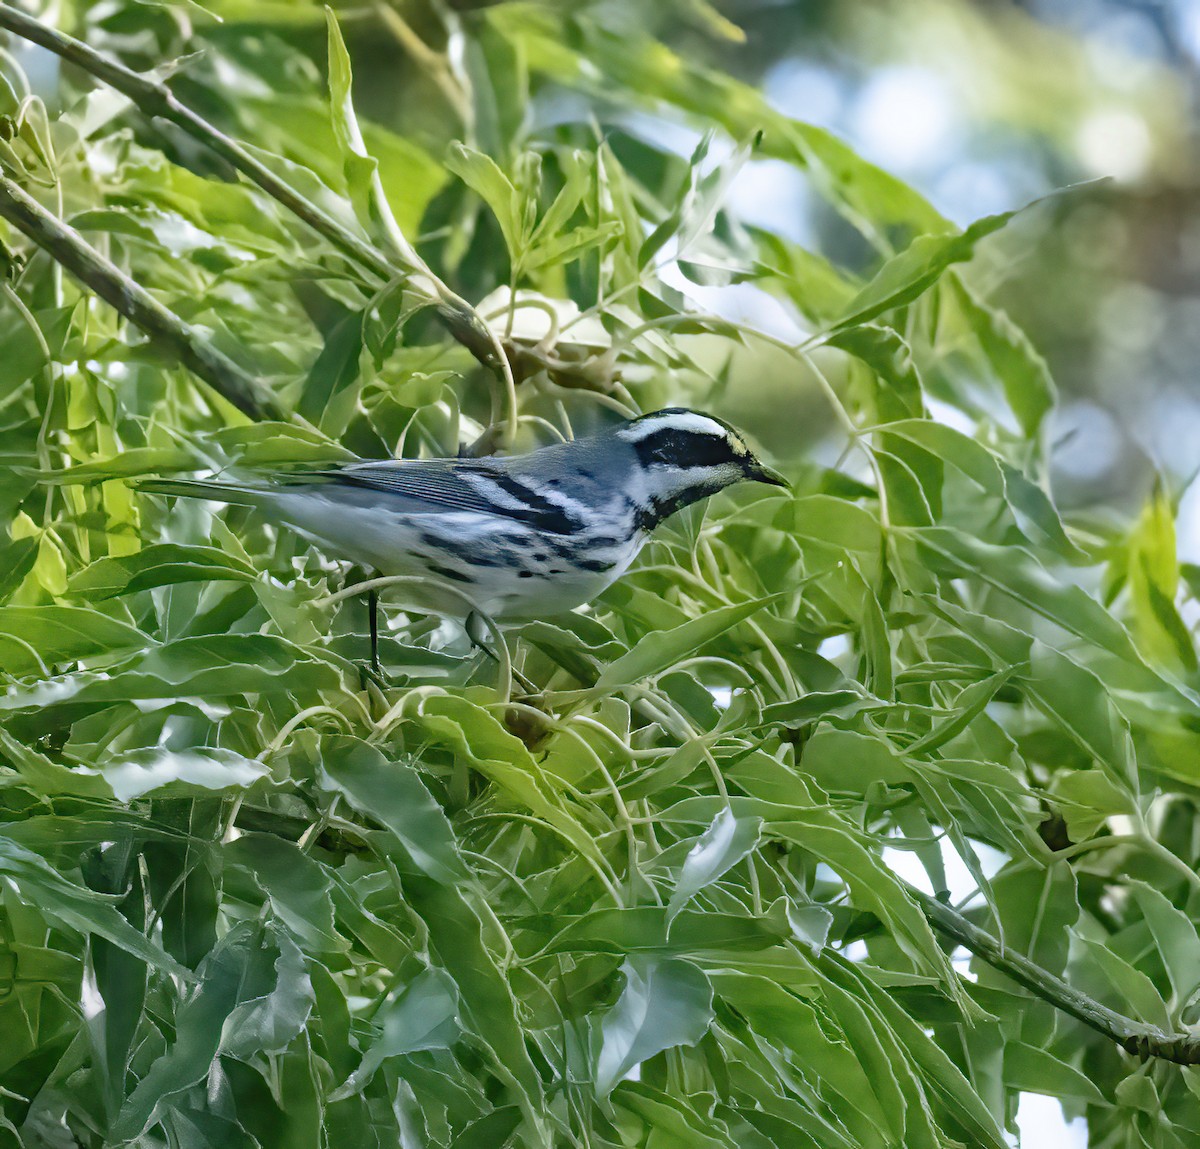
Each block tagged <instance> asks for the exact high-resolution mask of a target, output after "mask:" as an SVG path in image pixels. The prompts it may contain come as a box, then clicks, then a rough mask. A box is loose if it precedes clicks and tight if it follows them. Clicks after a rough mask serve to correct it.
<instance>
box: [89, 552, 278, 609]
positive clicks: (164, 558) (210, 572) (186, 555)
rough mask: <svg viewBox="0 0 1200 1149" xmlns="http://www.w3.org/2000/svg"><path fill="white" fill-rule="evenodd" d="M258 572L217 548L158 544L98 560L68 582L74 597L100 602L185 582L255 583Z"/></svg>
mask: <svg viewBox="0 0 1200 1149" xmlns="http://www.w3.org/2000/svg"><path fill="white" fill-rule="evenodd" d="M257 577H258V573H257V572H256V571H255V570H254V568H253V567H251V566H248V565H247V564H245V563H243V562H242V561H241V560H240V559H239V558H238V557H237V556H236V555H230V554H228V553H227V552H225V551H223V550H219V549H218V548H216V547H205V546H184V545H182V544H180V543H156V544H152V545H151V546H148V547H143V548H142V549H141V550H137V551H134V552H133V553H132V554H128V555H111V556H109V557H107V558H102V559H97V560H96V561H95V562H94V563H89V564H88V565H87V566H86V567H83V568H82V569H81V570H78V571H76V572H75V573H74V574H73V575H71V577H70V578H69V579H68V580H67V589H68V591H69V592H70V593H71V594H74V595H79V596H80V597H82V598H87V599H92V600H93V601H98V600H101V599H106V598H115V597H117V596H118V595H124V594H134V593H136V592H137V591H140V590H149V589H150V588H151V587H156V586H168V585H170V584H173V583H181V582H201V581H203V582H207V581H210V580H232V581H235V582H253V581H254V580H255V579H256V578H257Z"/></svg>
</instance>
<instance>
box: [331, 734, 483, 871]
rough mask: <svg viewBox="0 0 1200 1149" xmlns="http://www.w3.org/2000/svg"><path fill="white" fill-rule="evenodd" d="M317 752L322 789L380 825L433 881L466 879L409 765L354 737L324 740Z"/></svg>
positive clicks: (439, 814) (446, 826) (445, 826)
mask: <svg viewBox="0 0 1200 1149" xmlns="http://www.w3.org/2000/svg"><path fill="white" fill-rule="evenodd" d="M321 750H322V753H321V770H322V776H323V784H324V785H325V786H326V788H327V789H331V790H335V791H337V792H339V793H341V794H343V795H344V796H345V797H346V799H347V800H348V801H349V802H350V804H351V805H352V806H353V807H354V808H355V809H357V810H360V811H361V812H362V813H364V814H367V815H368V816H370V817H371V818H373V819H375V820H376V821H378V822H379V823H381V824H382V825H383V826H385V827H386V828H387V829H388V831H389V832H390V833H391V834H392V835H394V837H395V839H396V841H397V842H398V843H399V844H400V845H401V846H402V847H403V848H404V851H405V853H406V854H407V855H408V857H409V858H411V860H412V863H413V865H415V866H416V867H417V868H418V869H419V870H421V871H422V872H423V873H425V874H427V875H428V876H429V877H431V878H433V879H434V880H435V881H438V882H444V883H451V884H452V883H455V882H459V881H462V880H463V879H464V878H465V876H466V871H465V869H464V867H463V863H462V858H461V857H460V856H459V853H458V847H457V844H456V842H455V838H454V831H453V830H452V829H451V828H450V823H449V821H448V820H447V818H446V815H445V813H444V812H443V810H442V808H441V807H440V806H439V805H438V804H437V802H435V801H434V799H433V796H432V795H431V794H430V793H429V790H428V788H427V787H426V785H425V783H424V782H423V781H422V780H421V776H420V775H419V774H418V773H417V771H416V769H415V768H414V767H413V766H412V765H411V764H409V763H408V762H406V761H396V760H391V759H389V758H387V757H385V756H384V754H382V753H381V752H380V751H379V750H377V749H376V748H375V747H373V746H371V745H369V744H368V743H366V742H363V741H361V740H360V739H357V738H350V737H333V738H327V739H324V740H323V741H322V744H321Z"/></svg>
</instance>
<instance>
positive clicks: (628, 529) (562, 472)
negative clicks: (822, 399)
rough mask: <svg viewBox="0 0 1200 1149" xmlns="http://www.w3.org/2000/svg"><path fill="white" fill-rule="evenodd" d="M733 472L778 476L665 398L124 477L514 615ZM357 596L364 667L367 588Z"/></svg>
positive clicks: (564, 587) (583, 594)
mask: <svg viewBox="0 0 1200 1149" xmlns="http://www.w3.org/2000/svg"><path fill="white" fill-rule="evenodd" d="M744 479H752V480H754V481H756V482H760V483H770V484H774V485H776V486H781V487H786V486H787V485H788V483H787V480H786V479H785V478H784V477H783V476H782V475H780V474H779V473H778V472H777V471H774V470H772V469H771V468H770V467H768V466H766V465H764V464H763V463H761V462H760V461H759V460H758V459H757V458H755V456H754V454H753V452H751V450H750V448H749V447H748V446H747V445H746V443H745V441H744V440H743V439H742V437H741V435H740V434H739V433H738V432H737V431H736V430H734V428H733V427H731V426H729V424H728V423H725V422H723V421H722V420H720V419H717V418H714V417H713V416H711V415H705V414H701V413H700V412H698V411H691V410H688V409H686V408H683V407H671V408H667V409H666V410H662V411H655V412H653V413H652V414H649V415H643V416H641V417H640V418H637V419H631V420H629V421H628V422H625V423H622V424H620V425H618V426H616V427H613V428H610V429H608V430H605V431H601V432H600V433H598V434H595V435H589V436H587V437H586V438H579V439H573V440H571V441H569V442H565V443H557V444H554V445H553V446H549V447H542V448H540V449H538V450H536V451H532V452H530V453H529V454H526V455H514V456H508V457H499V458H497V457H486V458H476V459H471V458H466V459H388V460H382V461H362V462H353V463H343V464H340V465H337V466H333V467H327V468H323V469H320V470H300V471H294V470H289V471H281V472H275V473H272V474H269V475H263V476H254V477H248V478H246V479H245V480H244V481H243V480H240V479H238V480H230V481H226V480H223V479H222V480H218V479H143V480H141V481H139V482H138V483H136V486H137V488H138V489H139V490H142V491H146V492H150V493H153V494H161V495H184V496H190V497H193V498H201V499H212V500H214V501H217V502H223V503H229V504H233V505H238V506H250V507H256V508H258V509H259V510H260V511H262V512H263V513H265V514H266V515H268V516H269V517H270V518H272V519H273V520H275V521H277V522H279V523H282V524H284V525H285V526H288V527H290V528H291V529H292V530H294V531H296V532H297V533H299V534H300V535H302V536H304V537H305V538H308V539H310V540H312V541H313V542H315V543H317V544H318V546H320V547H322V549H324V550H326V551H327V552H328V553H329V554H330V555H331V556H333V557H335V558H341V559H350V560H352V561H354V562H358V563H361V564H363V565H364V566H367V567H373V568H375V569H376V570H378V571H380V572H381V573H382V574H386V575H410V576H413V575H415V576H423V577H426V578H428V579H430V580H433V581H434V582H441V583H443V584H448V585H450V586H453V587H456V588H457V589H458V590H459V591H460V592H461V593H462V594H463V595H464V596H465V597H466V598H467V599H468V600H469V601H470V602H471V603H473V604H474V606H475V607H476V608H477V609H478V610H480V611H482V612H484V613H485V614H488V615H490V616H492V617H493V618H504V619H527V618H534V617H537V618H541V617H547V616H553V615H555V614H559V613H564V612H566V611H569V610H571V609H572V608H574V607H577V606H579V605H580V604H581V603H584V602H588V601H590V600H591V599H592V598H593V597H595V596H596V595H597V594H599V593H600V591H602V590H603V589H604V588H605V587H607V586H608V585H609V584H610V583H611V582H613V581H614V580H615V579H617V578H618V577H620V575H622V574H623V573H624V572H625V571H626V569H628V567H629V564H630V563H631V562H632V561H633V559H634V557H635V556H636V555H637V553H638V551H639V550H640V549H641V547H642V545H643V543H645V541H646V539H647V537H648V535H649V533H650V532H651V531H652V530H653V529H654V528H655V527H656V526H658V524H659V523H661V522H662V521H663V520H664V519H666V518H667V517H668V516H670V515H673V514H674V513H675V512H676V511H678V510H681V509H682V508H684V507H686V506H689V505H691V504H692V503H695V502H697V501H698V500H700V499H703V498H706V497H708V496H709V495H713V494H716V493H717V492H718V491H721V490H723V489H724V488H725V487H728V486H731V485H732V484H734V483H737V482H741V481H742V480H744ZM370 606H371V637H372V662H373V663H374V664H376V666H377V657H376V651H377V639H376V625H375V621H376V620H375V608H376V602H375V599H374V596H372V598H371V602H370Z"/></svg>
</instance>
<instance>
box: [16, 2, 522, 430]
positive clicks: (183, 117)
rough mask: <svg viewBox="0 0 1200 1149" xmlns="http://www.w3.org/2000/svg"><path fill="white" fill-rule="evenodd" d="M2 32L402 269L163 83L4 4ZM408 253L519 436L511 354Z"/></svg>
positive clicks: (339, 237) (360, 251)
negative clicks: (496, 382) (495, 388)
mask: <svg viewBox="0 0 1200 1149" xmlns="http://www.w3.org/2000/svg"><path fill="white" fill-rule="evenodd" d="M0 28H5V29H7V30H8V31H10V32H13V33H15V34H16V35H18V36H20V37H21V38H22V39H25V40H29V41H30V42H31V43H34V44H38V45H39V46H41V47H43V48H46V49H47V50H48V51H51V52H53V53H54V54H55V55H57V56H60V57H62V59H64V60H66V61H68V62H69V63H71V64H74V65H76V66H77V67H79V68H82V69H83V70H84V71H85V72H88V73H89V74H90V75H92V76H94V77H95V78H96V79H98V80H101V81H102V82H103V83H105V84H108V85H109V86H110V87H112V88H115V89H116V90H117V91H118V92H121V93H122V94H123V95H125V96H128V97H129V99H131V100H132V101H133V102H134V104H135V105H136V106H137V107H138V108H139V109H140V111H141V112H142V113H143V114H144V115H146V116H149V117H154V116H157V117H160V118H161V119H164V120H168V121H170V122H171V123H173V124H175V125H176V126H177V127H179V128H181V129H182V130H183V131H185V132H187V134H188V135H190V136H192V137H193V138H194V139H196V140H199V141H200V142H201V143H202V144H204V145H206V146H207V147H208V148H210V149H211V150H212V151H214V152H216V154H217V155H219V156H221V158H222V159H224V160H225V161H226V162H228V163H229V164H231V165H232V166H233V167H234V168H236V169H237V170H238V171H239V172H241V173H242V174H243V175H244V176H246V177H247V178H249V179H250V180H252V181H253V182H254V183H256V184H257V185H258V186H259V187H260V188H262V190H263V191H265V192H266V193H267V195H269V196H271V197H272V198H273V199H275V200H278V201H279V202H280V203H281V204H283V205H284V207H286V208H287V209H288V210H289V211H291V212H292V213H293V214H294V215H295V216H296V217H297V218H298V219H300V220H302V221H303V222H304V223H306V224H307V225H308V226H309V227H310V228H312V229H313V231H315V232H317V233H318V234H319V235H321V236H323V237H324V238H325V239H326V240H328V241H329V243H331V244H332V245H333V246H334V247H335V248H337V250H338V251H340V252H341V253H342V254H343V255H345V256H347V257H348V258H350V259H351V260H353V261H354V262H355V263H357V264H358V265H359V266H361V267H363V268H366V269H367V270H369V271H371V272H372V273H373V274H375V275H376V276H378V277H379V278H380V279H381V280H383V281H384V282H385V283H386V282H388V281H390V280H391V279H392V278H393V277H394V276H395V273H396V270H397V269H396V267H395V266H394V265H393V264H392V261H391V260H389V259H388V257H387V256H386V255H385V254H384V253H383V252H381V251H380V250H379V249H378V248H375V247H373V246H372V245H371V244H369V243H368V242H367V241H366V240H364V239H362V238H361V237H359V236H357V235H355V234H354V232H352V231H350V230H349V229H348V228H346V227H343V226H342V224H340V223H338V221H337V220H335V219H334V218H333V217H332V216H331V215H328V214H327V213H326V212H324V211H322V210H321V209H320V208H319V207H318V206H317V205H316V204H314V203H312V202H311V201H310V200H308V199H305V197H304V196H302V195H300V193H299V192H297V191H296V190H295V189H294V188H292V187H291V186H289V185H288V184H287V183H286V182H285V181H284V180H282V179H280V178H279V177H278V176H277V175H276V174H275V173H274V172H273V171H271V169H270V168H268V167H267V166H266V165H265V164H264V163H263V162H262V161H261V160H259V159H257V158H255V157H254V156H253V155H251V154H250V152H248V151H247V150H246V149H245V148H244V147H242V145H241V144H239V143H238V142H237V141H236V140H234V139H233V138H232V137H230V136H227V135H226V134H225V133H224V132H222V131H221V130H220V129H219V128H217V127H214V126H213V125H212V124H210V123H209V122H208V121H207V120H205V119H202V118H201V117H200V116H198V115H197V114H196V113H195V112H193V111H192V110H191V109H190V108H189V107H187V106H186V105H184V104H182V103H180V101H179V100H178V99H176V97H175V94H174V93H173V92H172V91H171V89H170V88H168V87H167V86H166V84H163V83H160V82H159V81H157V80H152V79H149V78H148V77H147V76H144V75H142V74H141V73H138V72H135V71H133V70H132V69H130V68H127V67H125V65H124V64H120V63H117V62H116V61H115V60H109V59H107V58H106V57H104V56H102V55H100V53H99V52H97V51H95V50H94V49H92V48H89V47H88V46H87V45H86V44H84V43H83V42H82V41H80V40H76V39H74V38H73V37H71V36H68V35H66V34H65V33H63V32H59V31H57V30H56V29H54V28H50V27H47V26H46V25H45V24H42V23H41V22H40V21H38V20H35V19H34V18H33V17H32V16H27V15H26V14H25V13H24V12H21V11H18V10H17V9H16V8H14V7H12V6H11V5H10V4H4V3H0ZM406 247H407V249H408V250H407V252H406V257H407V258H406V262H407V263H408V266H405V267H403V268H401V269H400V270H402V271H403V272H404V273H405V274H407V275H408V276H409V277H410V284H411V286H412V287H413V289H414V290H416V291H417V292H419V293H421V294H422V295H423V296H424V297H425V298H426V299H428V300H429V302H430V303H432V304H433V305H434V306H435V308H436V311H437V316H438V318H439V320H440V321H441V323H442V325H443V326H444V327H445V328H446V330H447V331H448V332H449V333H450V335H451V336H453V337H454V339H456V340H457V341H458V342H459V343H461V344H462V345H463V346H464V347H465V348H467V350H468V351H470V352H471V354H472V355H473V356H474V357H475V358H476V359H477V360H478V361H479V362H480V363H482V364H483V365H484V366H485V367H487V368H489V369H490V370H491V371H493V372H494V373H495V374H496V376H497V377H498V378H499V379H500V380H501V382H502V383H503V384H504V386H505V389H506V392H507V394H508V396H509V398H510V411H509V424H510V426H509V430H510V431H515V426H513V425H512V424H513V423H514V421H515V412H514V411H513V410H512V409H511V398H512V396H513V395H514V387H515V384H514V382H513V377H512V368H511V367H510V365H509V362H508V356H507V355H506V354H505V352H504V348H503V346H502V345H501V343H500V340H499V338H498V337H497V336H496V334H495V332H493V331H492V330H491V328H489V327H488V325H487V324H486V323H485V322H484V321H483V319H482V317H481V316H480V315H479V313H478V312H477V311H476V310H475V309H474V308H473V307H472V306H471V305H470V304H469V303H468V302H467V301H466V300H465V299H463V298H462V297H461V296H459V295H457V294H455V292H453V291H452V290H451V289H450V288H449V287H448V286H447V285H446V284H445V283H443V282H442V281H441V280H440V279H439V278H438V277H437V276H436V275H435V274H434V273H433V271H432V270H431V269H430V268H429V266H428V264H426V263H425V261H424V260H423V259H421V257H420V256H419V255H417V253H416V252H415V251H413V250H412V248H411V245H408V244H407V243H406Z"/></svg>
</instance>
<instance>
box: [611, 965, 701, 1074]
mask: <svg viewBox="0 0 1200 1149" xmlns="http://www.w3.org/2000/svg"><path fill="white" fill-rule="evenodd" d="M621 973H622V974H623V975H624V977H625V988H624V989H623V990H622V991H621V996H620V997H619V998H617V1003H616V1005H614V1006H613V1007H612V1009H610V1010H609V1011H608V1012H607V1013H606V1014H605V1015H604V1020H603V1022H602V1024H601V1034H602V1039H601V1044H600V1053H599V1056H598V1057H597V1060H596V1090H597V1092H598V1093H599V1094H600V1095H601V1096H605V1095H607V1094H609V1093H611V1092H612V1090H613V1088H614V1087H615V1086H616V1085H617V1083H618V1082H619V1081H621V1079H622V1078H624V1077H625V1076H626V1074H628V1073H629V1072H630V1070H632V1069H633V1067H634V1066H635V1065H639V1064H641V1062H643V1061H645V1060H646V1059H647V1058H650V1057H653V1056H654V1055H655V1054H656V1053H661V1052H662V1051H663V1050H664V1049H671V1048H673V1047H674V1046H677V1045H695V1044H696V1042H697V1041H699V1040H700V1039H701V1038H702V1037H703V1036H704V1034H705V1033H706V1032H707V1031H708V1027H709V1026H710V1025H711V1024H712V1020H713V1010H712V1000H713V995H712V987H711V986H710V985H709V984H708V979H707V978H706V977H705V976H704V973H703V972H702V971H701V970H700V969H699V968H698V967H697V966H695V965H693V964H692V963H691V962H687V961H681V960H680V959H678V958H665V959H662V960H658V961H649V962H647V961H644V960H643V961H626V962H625V964H624V965H623V966H622V967H621Z"/></svg>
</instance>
